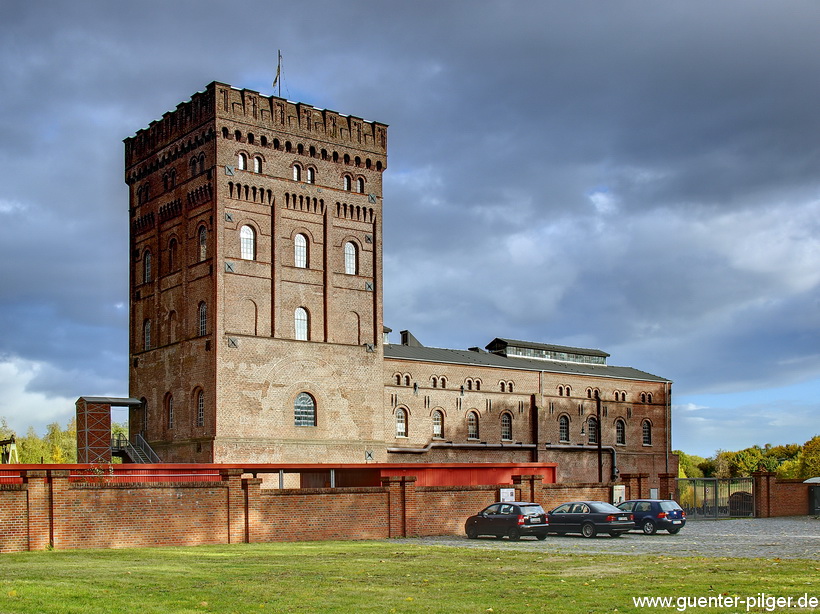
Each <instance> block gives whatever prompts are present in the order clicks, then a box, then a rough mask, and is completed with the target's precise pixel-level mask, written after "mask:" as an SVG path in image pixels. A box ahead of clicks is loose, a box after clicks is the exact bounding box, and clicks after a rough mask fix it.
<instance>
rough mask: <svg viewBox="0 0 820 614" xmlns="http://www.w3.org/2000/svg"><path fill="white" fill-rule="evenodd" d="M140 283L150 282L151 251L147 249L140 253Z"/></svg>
mask: <svg viewBox="0 0 820 614" xmlns="http://www.w3.org/2000/svg"><path fill="white" fill-rule="evenodd" d="M142 283H144V284H147V283H151V252H149V251H148V250H145V253H144V254H143V255H142Z"/></svg>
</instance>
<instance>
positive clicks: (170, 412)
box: [165, 394, 174, 429]
mask: <svg viewBox="0 0 820 614" xmlns="http://www.w3.org/2000/svg"><path fill="white" fill-rule="evenodd" d="M165 416H166V419H167V420H168V428H169V429H172V428H174V397H173V396H171V395H170V394H168V395H166V397H165Z"/></svg>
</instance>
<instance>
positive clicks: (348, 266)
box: [345, 241, 359, 275]
mask: <svg viewBox="0 0 820 614" xmlns="http://www.w3.org/2000/svg"><path fill="white" fill-rule="evenodd" d="M345 273H346V274H347V275H358V274H359V248H358V246H357V245H356V244H355V243H353V241H348V242H347V243H345Z"/></svg>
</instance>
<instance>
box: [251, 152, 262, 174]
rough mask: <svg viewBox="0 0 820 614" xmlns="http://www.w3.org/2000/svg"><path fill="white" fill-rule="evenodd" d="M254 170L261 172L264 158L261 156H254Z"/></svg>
mask: <svg viewBox="0 0 820 614" xmlns="http://www.w3.org/2000/svg"><path fill="white" fill-rule="evenodd" d="M253 172H254V173H261V172H262V158H260V157H259V156H254V157H253Z"/></svg>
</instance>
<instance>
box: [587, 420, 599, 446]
mask: <svg viewBox="0 0 820 614" xmlns="http://www.w3.org/2000/svg"><path fill="white" fill-rule="evenodd" d="M587 437H588V441H589V443H598V419H597V418H595V417H594V416H590V417H589V420H587Z"/></svg>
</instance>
